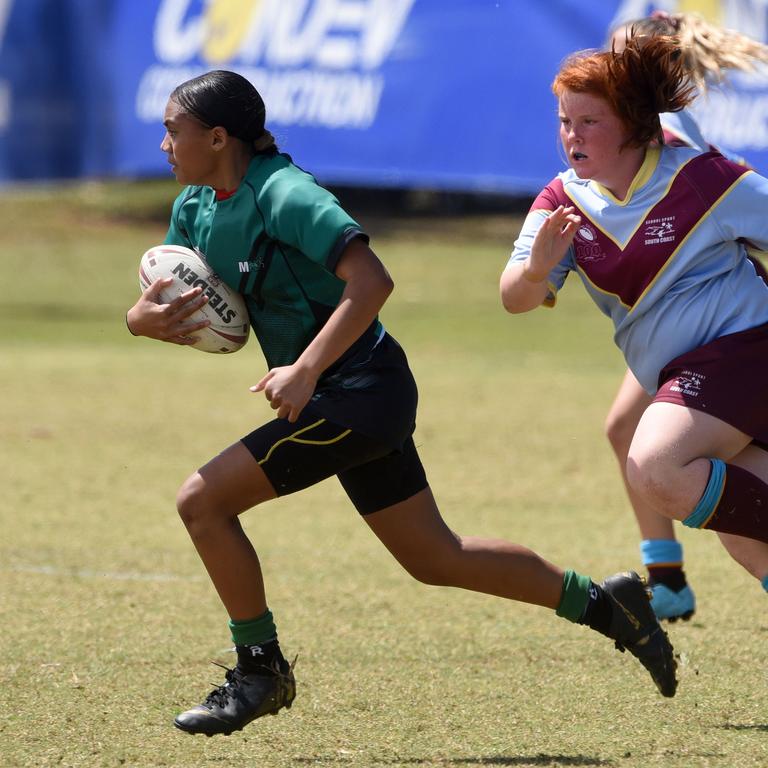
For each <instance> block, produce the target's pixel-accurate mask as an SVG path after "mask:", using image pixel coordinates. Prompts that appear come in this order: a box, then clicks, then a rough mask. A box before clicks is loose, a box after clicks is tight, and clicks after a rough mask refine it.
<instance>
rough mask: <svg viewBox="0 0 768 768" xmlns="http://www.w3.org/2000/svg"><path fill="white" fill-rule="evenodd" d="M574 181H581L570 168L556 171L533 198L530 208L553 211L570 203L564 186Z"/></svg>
mask: <svg viewBox="0 0 768 768" xmlns="http://www.w3.org/2000/svg"><path fill="white" fill-rule="evenodd" d="M574 183H583V180H582V179H579V177H578V176H577V175H576V172H575V171H574V170H573V169H572V168H568V169H567V170H565V171H563V172H562V173H558V174H557V176H555V178H554V179H552V180H551V181H550V182H549V184H547V185H546V186H545V187H544V189H542V190H541V192H539V194H538V195H537V196H536V197H535V198H534V201H533V204H532V205H531V210H532V211H536V210H546V211H554V210H555V208H557V207H558V206H560V205H570V202H571V201H570V198H569V197H568V194H567V193H566V188H567V187H568V186H569V185H571V184H574Z"/></svg>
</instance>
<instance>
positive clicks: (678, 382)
mask: <svg viewBox="0 0 768 768" xmlns="http://www.w3.org/2000/svg"><path fill="white" fill-rule="evenodd" d="M706 378H707V377H706V376H704V374H702V373H696V372H695V371H683V372H682V373H681V374H680V376H676V377H675V379H674V381H673V382H672V386H670V388H669V391H670V392H681V393H682V394H684V395H688V397H698V396H699V395H700V394H701V389H702V386H703V384H704V379H706Z"/></svg>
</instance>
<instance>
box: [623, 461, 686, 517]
mask: <svg viewBox="0 0 768 768" xmlns="http://www.w3.org/2000/svg"><path fill="white" fill-rule="evenodd" d="M675 469H676V468H675V467H673V466H671V465H670V464H669V463H668V462H665V461H662V460H661V459H659V458H658V457H656V456H654V455H653V454H652V453H649V452H638V451H633V450H630V452H629V454H628V456H627V465H626V475H627V484H628V485H629V487H630V488H631V489H632V490H633V491H635V493H637V494H638V495H639V496H640V497H641V498H643V499H644V500H645V501H646V502H647V503H648V504H650V505H651V506H652V507H654V508H655V509H657V510H659V511H660V512H662V513H663V514H665V511H666V510H671V509H672V508H673V507H674V505H675V504H676V501H677V496H678V494H677V492H676V489H677V484H678V480H679V478H678V476H677V473H676V471H675ZM669 516H670V517H671V516H672V515H671V514H670V515H669Z"/></svg>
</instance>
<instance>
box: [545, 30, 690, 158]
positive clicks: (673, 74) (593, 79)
mask: <svg viewBox="0 0 768 768" xmlns="http://www.w3.org/2000/svg"><path fill="white" fill-rule="evenodd" d="M552 91H553V92H554V93H555V95H556V96H557V97H558V98H559V97H560V96H562V94H563V92H564V91H573V92H574V93H589V94H592V95H594V96H599V97H601V98H603V99H605V100H606V101H607V102H608V104H609V105H610V106H611V109H612V110H613V111H614V113H615V114H616V115H617V116H618V117H619V119H620V120H621V121H622V122H623V123H624V124H625V125H626V126H627V128H628V129H629V134H630V135H629V139H627V142H626V144H627V146H633V147H642V146H646V145H647V144H649V143H650V142H652V141H659V140H660V138H661V125H660V123H659V113H661V112H679V111H680V110H681V109H684V108H685V107H686V106H688V104H690V102H691V101H693V99H694V98H695V95H696V87H695V86H694V84H693V82H692V81H691V76H690V73H689V71H688V70H687V69H686V67H685V64H684V62H683V57H682V54H681V50H680V47H679V44H678V41H677V40H676V39H675V38H673V37H667V36H661V37H636V38H631V39H629V40H627V45H626V48H625V49H624V50H623V51H622V52H621V53H616V52H614V51H600V52H596V51H580V52H578V53H575V54H573V55H572V56H569V57H568V58H567V59H566V60H565V62H564V63H563V65H562V66H561V67H560V71H559V72H558V73H557V76H556V77H555V79H554V81H553V83H552Z"/></svg>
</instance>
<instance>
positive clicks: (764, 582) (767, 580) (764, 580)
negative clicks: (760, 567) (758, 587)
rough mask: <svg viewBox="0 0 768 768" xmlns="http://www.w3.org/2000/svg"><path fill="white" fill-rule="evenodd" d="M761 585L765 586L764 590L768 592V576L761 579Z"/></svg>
mask: <svg viewBox="0 0 768 768" xmlns="http://www.w3.org/2000/svg"><path fill="white" fill-rule="evenodd" d="M760 583H761V584H762V585H763V589H764V590H765V591H766V592H768V576H763V578H762V579H760Z"/></svg>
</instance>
